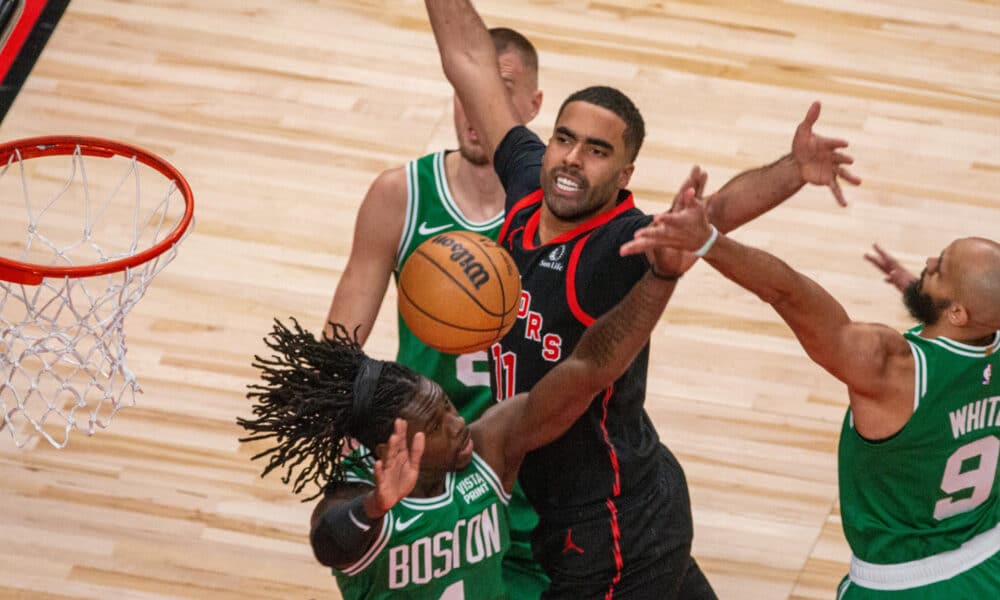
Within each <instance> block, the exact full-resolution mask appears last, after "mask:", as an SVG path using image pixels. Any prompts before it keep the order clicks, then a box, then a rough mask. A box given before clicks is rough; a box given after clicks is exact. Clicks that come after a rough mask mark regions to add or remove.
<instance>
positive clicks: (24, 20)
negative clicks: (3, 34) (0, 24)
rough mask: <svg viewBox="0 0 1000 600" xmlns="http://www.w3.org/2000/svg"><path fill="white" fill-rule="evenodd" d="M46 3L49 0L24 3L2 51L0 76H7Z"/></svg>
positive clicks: (34, 0) (0, 53)
mask: <svg viewBox="0 0 1000 600" xmlns="http://www.w3.org/2000/svg"><path fill="white" fill-rule="evenodd" d="M46 4H48V2H47V1H45V2H39V1H38V0H28V1H27V2H25V3H24V10H23V11H22V12H21V17H20V18H19V19H17V22H16V23H14V28H13V29H11V32H10V36H9V37H8V38H7V43H6V44H4V46H3V51H2V52H0V78H2V77H3V76H5V75H6V74H7V71H9V70H10V67H11V65H13V64H14V61H15V60H16V59H17V55H18V54H19V53H20V52H21V47H22V46H24V42H25V41H26V40H27V39H28V35H29V34H30V33H31V30H32V29H34V28H35V22H36V21H38V17H39V16H41V14H42V10H44V9H45V5H46ZM12 17H17V15H12Z"/></svg>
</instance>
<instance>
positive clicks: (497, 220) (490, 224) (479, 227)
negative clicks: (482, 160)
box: [434, 150, 505, 233]
mask: <svg viewBox="0 0 1000 600" xmlns="http://www.w3.org/2000/svg"><path fill="white" fill-rule="evenodd" d="M445 154H446V152H445V151H444V150H442V151H440V152H438V153H437V154H435V155H434V183H435V185H437V191H438V196H439V197H440V198H441V200H442V202H441V204H442V205H443V206H444V209H445V211H447V212H448V214H449V215H450V216H451V218H452V219H454V220H455V222H456V223H458V225H459V227H460V228H462V229H466V230H468V231H475V232H477V233H478V232H480V231H486V230H488V229H492V228H494V227H496V226H497V225H499V224H501V223H502V222H503V219H504V216H505V213H504V211H503V209H501V210H500V212H499V213H497V214H496V215H494V216H493V217H490V218H489V219H487V220H485V221H482V222H480V223H474V222H472V221H470V220H469V219H468V218H467V217H466V216H465V214H464V213H463V212H462V209H461V208H459V206H458V202H456V201H455V197H454V196H452V195H451V185H450V184H449V183H448V175H447V174H446V172H445V169H444V157H445Z"/></svg>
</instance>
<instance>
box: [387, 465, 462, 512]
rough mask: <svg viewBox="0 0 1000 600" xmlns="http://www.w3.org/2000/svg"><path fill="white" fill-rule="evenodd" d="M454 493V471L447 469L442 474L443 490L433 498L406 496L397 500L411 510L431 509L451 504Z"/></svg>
mask: <svg viewBox="0 0 1000 600" xmlns="http://www.w3.org/2000/svg"><path fill="white" fill-rule="evenodd" d="M454 493H455V473H454V472H453V471H449V472H448V473H447V474H446V475H445V476H444V492H443V493H442V494H440V495H438V496H434V497H433V498H411V497H409V496H407V497H406V498H403V499H402V500H400V501H399V503H400V504H402V505H403V506H405V507H407V508H411V509H413V510H433V509H435V508H441V507H443V506H448V505H449V504H451V500H452V495H453V494H454Z"/></svg>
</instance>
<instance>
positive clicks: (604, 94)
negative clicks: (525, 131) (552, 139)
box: [556, 85, 646, 162]
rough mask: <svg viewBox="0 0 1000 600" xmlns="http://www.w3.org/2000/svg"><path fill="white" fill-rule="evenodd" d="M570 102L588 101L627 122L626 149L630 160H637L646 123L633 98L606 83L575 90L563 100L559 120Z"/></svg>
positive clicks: (644, 136)
mask: <svg viewBox="0 0 1000 600" xmlns="http://www.w3.org/2000/svg"><path fill="white" fill-rule="evenodd" d="M570 102H587V103H589V104H593V105H594V106H600V107H601V108H606V109H608V110H610V111H611V112H613V113H615V114H616V115H618V118H619V119H621V120H622V121H624V122H625V131H624V132H623V133H622V137H624V138H625V151H626V153H627V155H628V159H629V162H635V157H636V156H638V155H639V148H641V147H642V141H643V140H644V139H645V138H646V123H645V121H643V119H642V114H641V113H640V112H639V109H638V108H636V106H635V104H634V103H633V102H632V100H631V99H630V98H629V97H628V96H626V95H625V94H623V93H622V92H621V91H620V90H617V89H615V88H613V87H608V86H606V85H595V86H591V87H588V88H584V89H582V90H579V91H576V92H573V93H572V94H570V96H569V98H566V100H564V101H563V103H562V106H560V107H559V114H558V115H556V119H557V120H558V119H559V117H560V116H562V113H563V110H564V109H565V108H566V105H567V104H569V103H570Z"/></svg>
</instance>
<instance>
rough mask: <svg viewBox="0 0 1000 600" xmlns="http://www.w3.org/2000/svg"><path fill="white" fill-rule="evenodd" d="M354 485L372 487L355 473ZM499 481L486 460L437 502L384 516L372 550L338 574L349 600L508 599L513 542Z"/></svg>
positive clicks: (412, 502)
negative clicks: (507, 561) (506, 570)
mask: <svg viewBox="0 0 1000 600" xmlns="http://www.w3.org/2000/svg"><path fill="white" fill-rule="evenodd" d="M348 481H352V482H365V483H371V484H373V480H372V478H371V472H370V471H366V470H362V469H355V470H354V471H353V472H352V473H351V474H350V475H349V476H348ZM509 499H510V497H509V495H508V494H507V493H506V492H505V491H504V489H503V485H501V483H500V478H499V477H497V475H496V473H494V472H493V469H491V468H490V466H489V465H487V464H486V462H485V461H483V460H482V459H481V458H480V457H479V455H477V454H473V456H472V463H471V464H469V466H468V467H467V468H466V469H465V470H463V471H461V472H458V473H448V474H447V475H446V477H445V490H444V493H442V494H441V495H440V496H437V497H435V498H404V499H403V500H401V501H400V502H399V503H398V504H396V506H393V507H392V509H391V510H389V512H388V513H387V514H386V515H385V517H384V519H383V521H382V531H381V532H380V533H379V537H378V539H377V540H376V542H375V544H374V545H373V546H372V548H371V549H370V550H369V551H368V552H367V553H365V555H364V556H362V557H361V558H360V559H359V560H358V561H357V562H356V563H355V564H353V565H350V566H348V567H346V568H345V569H343V570H338V569H334V570H333V574H334V575H335V576H336V578H337V585H338V586H339V587H340V591H341V593H342V594H343V596H344V600H361V599H364V600H380V599H395V598H407V599H412V600H466V599H469V600H471V599H478V598H482V599H483V600H501V599H505V598H507V592H506V588H505V586H504V580H503V575H502V567H501V565H502V562H503V556H504V554H505V553H506V552H507V549H508V547H509V545H510V533H509V529H508V518H507V503H508V501H509Z"/></svg>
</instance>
